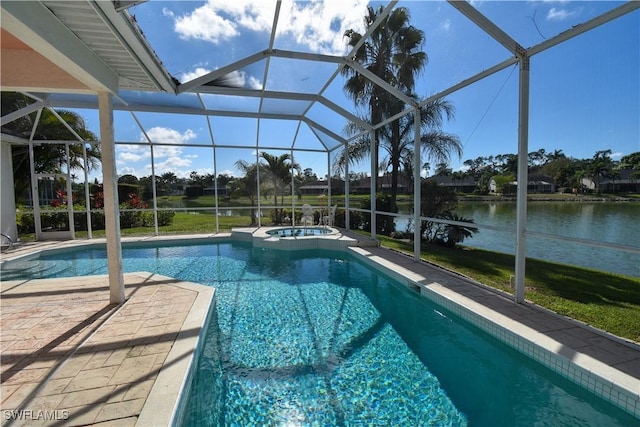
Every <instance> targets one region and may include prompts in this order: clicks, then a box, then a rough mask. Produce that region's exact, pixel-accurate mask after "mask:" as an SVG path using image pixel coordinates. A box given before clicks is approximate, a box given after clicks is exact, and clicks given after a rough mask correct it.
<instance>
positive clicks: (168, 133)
mask: <svg viewBox="0 0 640 427" xmlns="http://www.w3.org/2000/svg"><path fill="white" fill-rule="evenodd" d="M147 135H148V136H149V139H151V142H154V143H159V144H184V143H185V142H188V141H189V140H191V139H193V138H195V137H196V133H195V132H194V131H192V130H191V129H187V130H186V131H185V132H184V133H180V132H178V131H177V130H175V129H171V128H165V127H161V126H156V127H152V128H151V129H149V130H147ZM140 141H145V139H144V136H141V137H140ZM154 154H155V153H154Z"/></svg>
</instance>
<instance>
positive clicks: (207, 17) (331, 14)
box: [164, 0, 368, 54]
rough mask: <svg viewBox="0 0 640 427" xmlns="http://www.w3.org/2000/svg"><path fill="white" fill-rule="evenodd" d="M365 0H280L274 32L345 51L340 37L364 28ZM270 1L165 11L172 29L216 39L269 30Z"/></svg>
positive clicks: (229, 1) (316, 47) (235, 0)
mask: <svg viewBox="0 0 640 427" xmlns="http://www.w3.org/2000/svg"><path fill="white" fill-rule="evenodd" d="M367 4H368V1H366V0H328V1H323V2H321V1H308V2H293V1H290V0H289V1H283V2H282V5H281V8H280V15H279V19H278V26H277V35H278V36H288V37H291V38H292V39H293V40H295V41H296V42H297V43H298V44H300V45H303V46H307V47H308V48H309V49H311V50H312V51H314V52H320V53H327V54H344V53H345V52H346V43H345V40H344V38H343V37H342V36H343V34H344V32H345V31H346V30H348V29H355V30H357V31H360V32H362V31H363V30H364V24H363V16H364V13H365V10H366V6H367ZM274 12H275V7H274V3H273V2H267V1H259V2H256V1H255V0H208V1H207V3H205V4H204V5H202V6H200V7H198V8H196V9H194V10H193V11H192V12H191V13H187V14H185V15H181V16H177V15H175V14H174V13H173V12H171V11H170V10H166V11H164V14H165V16H169V17H171V18H173V20H174V30H175V31H176V32H177V33H178V35H179V36H180V37H181V38H183V39H196V40H204V41H208V42H211V43H214V44H220V43H222V42H224V41H228V40H230V39H232V38H235V37H238V36H240V35H241V33H242V32H243V31H253V32H264V33H268V32H270V31H271V26H272V24H273V18H274Z"/></svg>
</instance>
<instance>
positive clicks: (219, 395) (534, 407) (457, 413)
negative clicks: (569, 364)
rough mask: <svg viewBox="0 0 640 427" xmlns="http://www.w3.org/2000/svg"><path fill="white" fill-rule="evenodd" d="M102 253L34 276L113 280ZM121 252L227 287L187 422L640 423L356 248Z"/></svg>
mask: <svg viewBox="0 0 640 427" xmlns="http://www.w3.org/2000/svg"><path fill="white" fill-rule="evenodd" d="M105 256H106V254H105V252H104V250H102V249H90V250H83V251H81V252H80V251H78V252H67V253H58V254H52V255H48V256H44V257H42V258H41V259H38V260H31V261H24V263H25V264H24V267H28V268H29V269H30V270H32V271H36V270H38V269H41V270H42V273H40V277H42V276H48V277H51V275H54V276H56V277H60V276H73V275H88V274H104V273H106V271H107V270H106V260H105ZM123 256H124V269H125V271H141V270H144V271H152V272H157V273H159V274H162V275H167V276H172V277H177V278H180V279H182V280H187V281H192V282H196V283H202V284H206V285H209V286H214V287H216V288H217V291H216V299H217V305H216V310H215V311H214V317H213V318H212V320H211V322H210V328H209V330H208V331H207V335H206V337H205V341H204V342H203V347H202V353H201V356H200V357H199V360H198V362H197V366H196V367H195V371H194V378H193V383H192V386H191V389H190V392H189V393H188V396H187V397H186V401H185V408H186V412H185V413H184V417H183V421H182V424H183V425H186V426H187V425H198V426H199V425H233V424H236V425H264V424H287V423H289V424H291V425H313V424H319V425H352V424H363V425H375V424H379V425H418V424H420V423H423V424H428V422H431V423H433V424H435V425H481V426H483V425H491V426H500V425H509V426H512V425H534V424H536V423H543V424H544V423H547V424H548V425H599V426H600V425H602V426H606V425H632V423H633V422H634V421H637V420H634V418H632V417H631V416H630V415H628V414H626V413H624V412H622V411H621V410H619V409H617V408H616V407H614V406H613V405H610V404H608V403H606V402H604V401H602V400H600V399H598V398H596V397H595V396H594V395H593V394H591V393H589V392H587V391H586V390H584V389H582V388H580V387H578V386H576V385H575V384H573V383H571V382H569V381H568V380H565V379H564V378H562V377H560V376H559V375H556V374H554V373H553V372H551V371H550V370H548V369H546V368H544V367H542V366H541V365H539V364H537V363H535V362H533V361H532V360H530V359H528V358H526V357H524V356H523V355H521V354H520V353H517V352H515V351H513V350H511V349H510V348H509V347H507V346H506V345H504V344H502V343H500V342H498V341H497V340H495V339H493V338H491V337H489V336H488V335H486V334H484V333H483V332H482V331H480V330H478V329H476V328H475V327H473V326H472V325H470V324H468V323H467V322H465V321H463V320H461V319H460V318H458V317H457V316H455V315H453V314H451V313H449V312H448V311H447V310H444V309H442V308H441V307H439V306H436V305H435V304H432V303H430V302H429V301H428V300H426V299H425V298H422V297H420V296H419V295H417V294H416V293H414V292H412V291H410V290H409V289H408V288H407V287H406V286H404V285H400V284H398V283H397V282H396V281H393V280H391V279H389V278H388V277H387V276H385V275H383V274H380V273H378V272H376V271H374V270H371V269H369V268H368V267H366V266H365V265H363V264H362V263H360V262H359V261H358V260H356V259H355V258H353V257H351V256H350V255H348V254H345V253H341V252H331V251H275V250H265V249H260V248H255V247H253V246H251V245H250V244H244V243H235V242H224V243H219V244H213V245H190V246H182V245H173V246H166V247H132V248H128V247H125V249H124V250H123ZM18 267H19V264H16V265H14V270H13V271H14V277H17V274H18V270H19V268H18ZM3 279H8V278H7V277H5V276H4V272H3Z"/></svg>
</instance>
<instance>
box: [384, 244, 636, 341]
mask: <svg viewBox="0 0 640 427" xmlns="http://www.w3.org/2000/svg"><path fill="white" fill-rule="evenodd" d="M378 238H379V239H380V241H381V242H382V245H383V246H386V247H389V248H392V249H396V250H399V251H403V252H407V253H411V254H412V253H413V243H412V242H411V243H408V242H403V241H399V240H395V239H391V238H388V237H384V236H378ZM421 257H422V258H423V259H425V260H427V261H429V262H432V263H434V264H437V265H440V266H442V267H445V268H447V269H450V270H454V271H456V272H459V273H462V274H464V275H466V276H468V277H471V278H472V279H474V280H476V281H478V282H480V283H483V284H485V285H488V286H491V287H494V288H496V289H500V290H503V291H507V292H509V293H512V290H511V287H510V285H509V278H510V276H511V275H513V274H514V266H515V258H514V256H513V255H506V254H501V253H497V252H491V251H485V250H482V249H475V248H465V247H460V248H447V247H444V246H440V245H433V244H428V245H427V244H425V245H423V246H422V250H421ZM525 297H526V298H527V299H528V300H530V301H532V302H534V303H536V304H539V305H540V306H542V307H545V308H548V309H550V310H553V311H555V312H557V313H559V314H562V315H565V316H568V317H571V318H573V319H576V320H580V321H582V322H585V323H587V324H589V325H591V326H594V327H596V328H599V329H602V330H605V331H607V332H610V333H612V334H615V335H618V336H620V337H624V338H628V339H631V340H633V341H636V342H640V279H638V278H635V277H627V276H621V275H616V274H611V273H606V272H601V271H595V270H589V269H586V268H580V267H574V266H569V265H563V264H556V263H552V262H547V261H540V260H537V259H527V264H526V277H525Z"/></svg>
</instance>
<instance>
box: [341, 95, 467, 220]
mask: <svg viewBox="0 0 640 427" xmlns="http://www.w3.org/2000/svg"><path fill="white" fill-rule="evenodd" d="M453 116H454V107H453V105H452V104H451V103H450V102H449V101H447V100H445V99H436V100H433V101H431V102H429V103H427V104H425V105H424V106H423V107H421V108H420V121H421V129H420V154H421V157H423V158H427V159H429V160H430V161H432V162H434V163H435V164H438V165H439V164H443V165H445V166H446V164H447V163H448V162H449V161H450V160H451V155H452V153H453V154H455V155H457V156H458V157H460V156H461V155H462V142H461V141H460V139H459V138H458V137H457V136H456V135H452V134H449V133H446V132H444V131H442V125H443V124H444V119H445V118H446V119H448V120H450V119H452V118H453ZM396 122H397V123H398V127H397V130H396V131H393V130H392V129H390V128H389V127H383V128H381V131H380V135H381V136H382V137H383V138H382V139H381V142H382V143H381V145H380V148H382V149H383V150H384V151H385V152H386V156H385V163H384V168H385V169H387V168H388V167H389V166H390V167H391V209H394V210H395V206H396V198H397V188H398V185H397V184H398V174H399V171H400V167H401V166H403V169H404V171H405V173H407V174H410V176H413V166H412V159H413V155H414V148H415V147H414V141H415V137H414V136H415V134H414V131H415V127H414V114H407V115H405V116H403V117H401V118H400V119H399V120H397V121H396ZM347 132H350V133H359V132H361V129H359V128H357V127H356V125H354V124H352V125H350V126H349V128H348V129H347ZM394 132H397V133H396V135H395V136H393V135H392V134H393V133H394ZM370 142H371V141H370V139H369V137H368V136H367V135H365V136H364V137H362V138H360V139H358V140H357V141H355V142H354V143H353V144H351V145H350V146H349V149H348V153H347V152H346V151H343V152H342V153H340V154H339V155H338V158H337V160H336V164H335V165H334V167H336V168H337V169H338V170H342V169H344V164H345V162H346V161H347V158H348V160H349V161H350V162H352V163H357V162H359V161H361V160H362V159H364V158H365V157H367V156H368V155H370V154H371V147H372V145H371V143H370ZM347 154H348V156H347ZM421 163H422V162H421Z"/></svg>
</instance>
